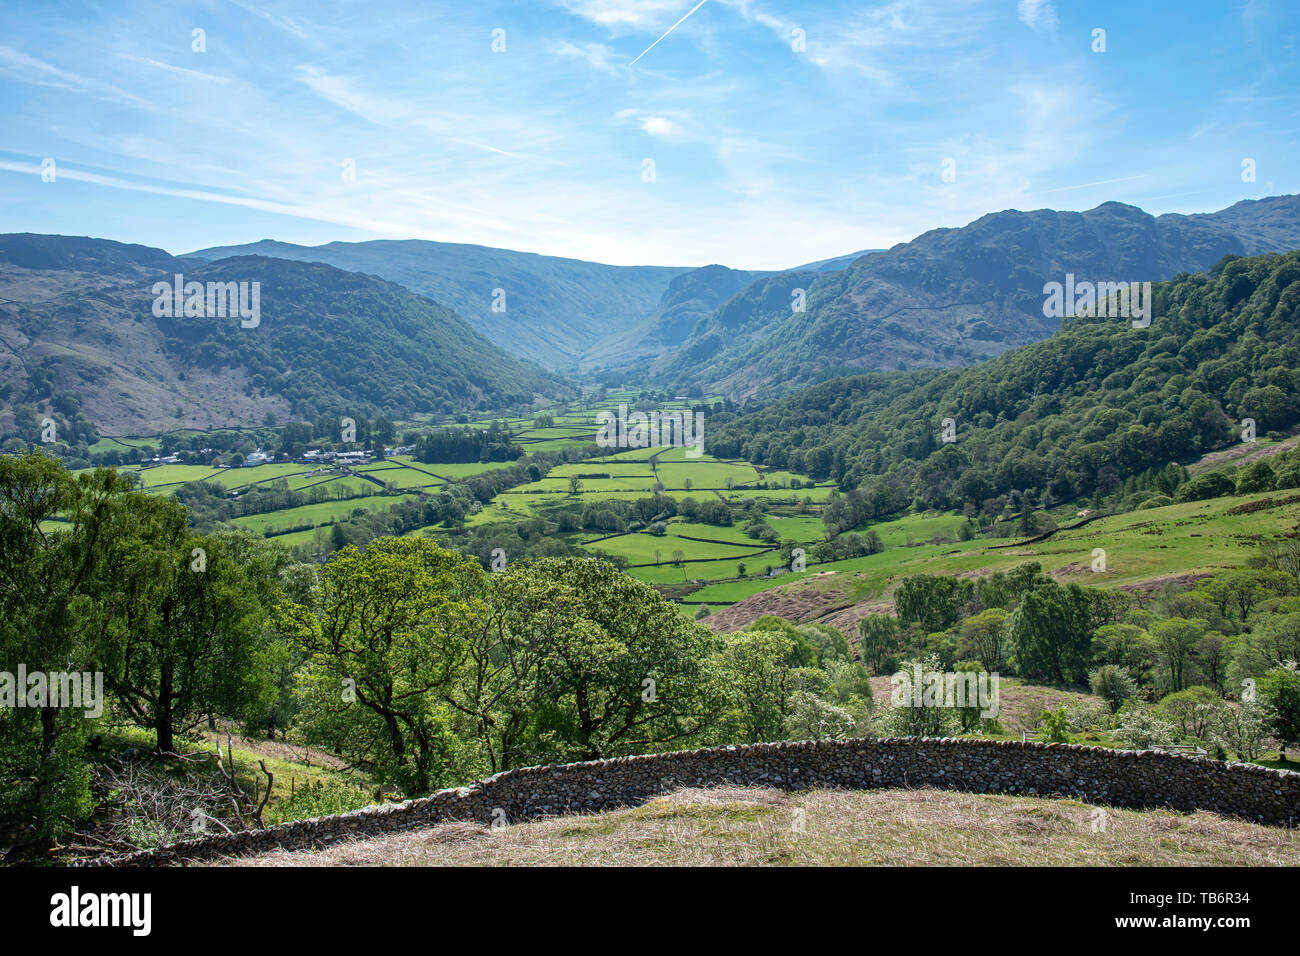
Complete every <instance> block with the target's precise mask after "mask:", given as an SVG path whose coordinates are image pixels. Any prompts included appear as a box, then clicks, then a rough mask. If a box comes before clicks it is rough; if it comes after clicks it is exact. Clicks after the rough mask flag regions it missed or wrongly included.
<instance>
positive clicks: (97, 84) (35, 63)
mask: <svg viewBox="0 0 1300 956" xmlns="http://www.w3.org/2000/svg"><path fill="white" fill-rule="evenodd" d="M0 73H3V74H4V75H5V76H8V77H9V78H10V79H14V80H18V81H19V82H21V83H31V84H34V85H36V86H50V87H55V88H57V89H61V90H67V91H68V92H70V93H78V94H82V95H85V96H91V97H94V98H95V99H100V100H109V101H112V102H117V103H122V104H125V105H128V106H135V107H145V108H147V107H149V106H150V104H149V102H148V101H147V100H145V99H144V98H142V97H139V96H136V95H135V94H134V93H128V92H127V91H126V90H124V89H122V88H120V87H118V86H114V85H113V84H112V83H105V82H102V81H100V80H92V79H89V78H87V77H84V76H80V75H78V74H76V73H71V72H69V71H67V70H62V69H59V68H58V67H57V66H54V65H53V64H51V63H46V62H45V61H44V60H38V59H37V58H36V57H34V56H28V55H27V54H26V53H23V52H22V51H21V50H15V49H13V48H12V47H7V46H3V45H0Z"/></svg>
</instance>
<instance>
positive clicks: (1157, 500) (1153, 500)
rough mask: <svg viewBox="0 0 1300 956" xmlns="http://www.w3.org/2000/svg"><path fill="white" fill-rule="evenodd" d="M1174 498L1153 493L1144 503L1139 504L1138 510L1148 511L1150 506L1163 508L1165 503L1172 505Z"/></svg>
mask: <svg viewBox="0 0 1300 956" xmlns="http://www.w3.org/2000/svg"><path fill="white" fill-rule="evenodd" d="M1173 503H1174V499H1173V498H1170V497H1169V496H1168V495H1152V496H1151V497H1150V498H1148V499H1147V500H1146V501H1144V502H1142V504H1140V505H1138V506H1137V510H1138V511H1146V510H1147V509H1148V508H1163V507H1164V506H1165V505H1172V504H1173Z"/></svg>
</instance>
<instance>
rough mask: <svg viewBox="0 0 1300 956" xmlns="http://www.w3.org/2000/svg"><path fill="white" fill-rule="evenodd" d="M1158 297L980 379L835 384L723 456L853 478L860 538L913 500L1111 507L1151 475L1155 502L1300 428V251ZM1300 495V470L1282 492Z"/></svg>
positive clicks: (832, 515)
mask: <svg viewBox="0 0 1300 956" xmlns="http://www.w3.org/2000/svg"><path fill="white" fill-rule="evenodd" d="M1152 291H1153V294H1154V300H1155V307H1154V310H1153V317H1152V321H1151V325H1150V326H1149V327H1147V328H1134V327H1133V326H1132V324H1131V323H1130V322H1128V321H1126V320H1124V319H1115V318H1104V317H1099V316H1087V317H1075V318H1070V319H1068V320H1067V321H1066V325H1065V328H1064V329H1062V330H1061V331H1060V332H1058V333H1057V334H1056V335H1054V336H1052V337H1051V338H1050V339H1047V340H1046V341H1043V342H1035V343H1032V344H1030V345H1026V346H1024V347H1021V348H1017V349H1013V350H1010V351H1007V352H1006V353H1004V354H1002V355H999V356H997V357H996V358H994V359H991V360H989V361H987V362H983V363H981V364H979V365H977V366H975V367H972V368H952V369H920V370H915V371H910V372H871V373H868V374H864V375H857V376H846V377H843V378H837V379H835V380H833V381H829V382H822V383H820V384H817V385H813V386H810V387H808V388H805V389H802V390H800V391H797V392H794V393H793V394H790V395H786V396H784V397H782V398H780V399H778V400H776V401H774V402H771V403H769V404H767V405H765V406H763V407H762V408H759V409H757V410H755V411H752V412H750V413H748V414H743V415H739V416H729V417H727V418H724V419H722V420H721V421H720V423H719V424H717V425H716V426H715V427H714V429H713V431H712V432H710V433H709V436H710V437H709V438H708V439H707V450H708V451H709V453H710V454H712V455H716V456H718V457H720V458H745V459H748V460H749V461H752V462H754V463H755V464H758V465H764V466H767V467H770V468H775V469H789V470H790V471H793V472H796V473H800V474H808V475H811V476H812V477H813V478H816V479H818V480H831V481H834V482H836V483H837V484H838V485H839V487H840V488H841V489H842V490H844V491H846V492H848V493H847V494H846V495H845V496H844V497H843V498H841V499H840V500H839V501H837V502H834V503H832V504H831V505H830V506H829V507H828V508H827V511H826V514H827V521H828V524H829V525H831V526H832V527H838V528H840V529H841V530H845V529H848V528H852V527H855V526H857V525H858V524H859V522H861V521H862V520H863V519H864V518H879V517H882V516H884V515H887V514H893V513H895V512H898V511H901V510H903V509H905V508H907V507H909V506H911V505H913V504H915V505H916V507H917V508H918V510H920V509H927V508H933V509H939V510H949V509H955V510H957V511H961V510H962V509H963V508H968V509H970V511H969V513H971V514H974V513H976V512H980V513H982V514H983V515H984V516H985V517H986V518H990V519H991V518H995V517H997V516H998V515H999V514H1001V513H1002V509H1003V508H1004V506H1005V505H1006V504H1007V502H1008V501H1009V500H1014V498H1015V497H1018V496H1019V495H1020V494H1021V493H1024V492H1028V493H1030V495H1031V497H1032V500H1033V501H1034V502H1036V503H1039V504H1041V502H1042V501H1043V500H1044V496H1045V495H1046V496H1050V500H1051V501H1053V502H1062V501H1073V500H1076V499H1078V498H1086V497H1088V496H1091V495H1093V494H1095V493H1100V494H1102V495H1110V494H1113V493H1117V492H1120V491H1122V489H1123V488H1124V487H1125V485H1124V482H1125V481H1126V480H1127V479H1129V478H1136V477H1138V476H1140V475H1142V474H1143V473H1144V472H1148V483H1147V484H1144V485H1142V486H1141V487H1142V488H1146V489H1148V490H1154V487H1155V486H1154V485H1153V484H1152V483H1151V481H1152V480H1153V479H1154V477H1155V475H1156V473H1157V472H1159V471H1161V470H1165V469H1167V468H1168V466H1169V463H1170V462H1179V461H1184V462H1192V461H1196V460H1197V459H1199V458H1201V457H1202V456H1203V455H1205V454H1206V453H1208V452H1212V451H1215V450H1217V449H1220V448H1224V447H1226V446H1229V445H1238V446H1239V445H1240V444H1241V439H1242V424H1241V423H1242V420H1243V419H1246V418H1250V419H1252V420H1253V421H1254V422H1255V423H1256V425H1257V427H1258V430H1259V436H1260V437H1261V438H1262V437H1264V436H1265V435H1268V436H1270V437H1274V438H1282V437H1284V436H1285V435H1286V434H1288V433H1290V432H1292V431H1293V430H1294V429H1295V427H1296V426H1297V425H1298V424H1300V399H1298V398H1297V395H1298V394H1300V368H1298V366H1300V363H1297V361H1296V356H1297V355H1298V354H1300V251H1294V252H1290V253H1286V254H1270V255H1264V256H1256V257H1253V258H1231V257H1225V258H1224V259H1223V260H1221V261H1220V262H1219V263H1216V265H1215V266H1214V267H1213V268H1212V269H1211V270H1210V271H1208V272H1205V273H1199V274H1196V275H1181V276H1179V277H1177V278H1176V279H1173V280H1171V281H1169V282H1166V283H1156V284H1153V288H1152ZM945 420H947V421H948V422H949V423H950V425H951V428H952V432H951V441H949V440H947V438H946V436H945V435H944V429H945V424H944V423H945ZM1274 450H1276V449H1274ZM1275 461H1276V460H1275ZM1275 467H1280V466H1276V465H1275ZM1176 485H1177V480H1175V481H1174V486H1176ZM1297 485H1300V473H1296V472H1295V471H1294V470H1293V473H1292V474H1291V475H1290V476H1289V477H1288V478H1287V480H1286V481H1285V482H1283V481H1282V480H1281V479H1280V478H1279V482H1278V485H1277V487H1278V488H1293V487H1296V486H1297ZM1135 490H1136V489H1135V488H1134V487H1133V486H1131V485H1130V486H1128V491H1129V493H1132V492H1133V491H1135ZM1165 493H1166V494H1171V493H1172V490H1171V489H1166V491H1165Z"/></svg>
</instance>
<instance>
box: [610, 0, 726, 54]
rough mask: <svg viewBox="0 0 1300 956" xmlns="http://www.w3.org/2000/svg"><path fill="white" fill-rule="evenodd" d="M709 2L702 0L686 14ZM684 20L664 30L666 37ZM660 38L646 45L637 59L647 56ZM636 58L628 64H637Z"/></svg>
mask: <svg viewBox="0 0 1300 956" xmlns="http://www.w3.org/2000/svg"><path fill="white" fill-rule="evenodd" d="M708 2H709V0H700V2H699V3H697V4H696V5H695V6H693V7H691V9H690V12H688V13H687V14H686V17H689V16H690V15H691V14H692V13H694V12H695V11H696V10H698V9H700V7H702V6H704V5H705V4H706V3H708ZM686 17H682V20H685V19H686ZM682 20H678V21H677V22H676V23H674V24H673V25H672V26H670V27H669V28H668V29H667V30H665V31H664V37H666V36H668V34H670V33H672V32H673V31H674V30H676V29H677V28H678V27H679V26H681V25H682ZM664 37H660V38H659V40H662V39H663V38H664ZM659 40H655V42H654V43H651V44H650V45H649V46H648V47H646V48H645V49H644V50H642V51H641V52H640V53H639V54H638V55H637V58H636V60H639V59H641V57H643V56H645V55H646V54H647V53H649V52H650V51H651V50H653V49H654V48H655V44H657V43H658V42H659ZM636 60H633V61H632V62H631V63H629V64H628V66H635V65H636Z"/></svg>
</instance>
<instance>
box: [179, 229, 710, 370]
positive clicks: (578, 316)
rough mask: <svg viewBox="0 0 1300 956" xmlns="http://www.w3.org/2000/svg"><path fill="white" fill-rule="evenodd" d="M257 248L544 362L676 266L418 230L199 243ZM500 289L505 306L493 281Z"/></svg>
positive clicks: (207, 254) (641, 299)
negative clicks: (325, 268)
mask: <svg viewBox="0 0 1300 956" xmlns="http://www.w3.org/2000/svg"><path fill="white" fill-rule="evenodd" d="M245 255H262V256H274V257H276V258H279V259H291V260H295V261H299V262H324V263H328V264H329V265H332V266H336V267H338V268H340V269H346V270H348V271H350V272H364V273H367V274H371V275H377V276H380V277H381V278H384V279H387V280H389V281H390V282H396V283H399V284H400V285H403V286H406V287H407V288H408V289H411V290H412V291H414V292H418V293H420V294H421V295H425V296H428V297H429V298H431V299H433V300H434V301H435V302H440V303H442V304H443V305H445V306H447V307H448V308H451V309H453V310H455V311H456V312H457V313H458V314H459V315H461V316H464V318H465V319H466V321H468V322H469V323H470V324H471V325H473V326H474V327H475V328H476V329H478V330H479V331H480V332H481V333H483V335H485V336H486V337H487V338H488V339H490V340H491V341H492V342H495V343H496V344H497V345H499V346H501V347H502V348H504V349H506V350H508V351H511V352H514V353H515V354H517V355H524V356H527V357H528V358H530V359H533V360H535V361H538V362H541V363H542V364H543V365H545V366H547V367H549V368H561V367H567V366H571V365H573V364H574V363H575V362H576V361H577V360H578V358H579V357H580V356H582V355H583V354H584V353H585V352H586V351H587V350H588V349H590V348H591V347H592V346H593V345H595V344H596V342H597V341H599V340H600V339H602V338H604V337H605V336H607V335H610V334H612V333H618V332H622V331H624V330H626V329H628V328H630V327H631V326H632V325H634V324H636V323H637V322H639V321H641V320H642V319H645V318H646V317H647V316H648V315H650V314H651V313H652V312H653V311H654V310H655V309H656V303H658V302H659V300H660V297H661V296H662V295H663V294H664V292H665V290H666V289H667V287H668V284H669V282H670V281H672V279H673V278H674V277H676V276H679V275H681V274H682V273H684V272H688V271H690V270H689V269H686V268H672V267H665V266H609V265H602V264H601V263H597V262H583V261H581V260H579V259H561V258H556V257H554V256H542V255H537V254H535V253H529V252H513V251H511V250H509V249H492V248H489V247H487V246H472V245H462V244H459V243H451V242H428V241H425V240H420V239H406V240H376V241H372V242H331V243H327V244H326V245H323V246H297V245H293V244H292V243H287V242H273V241H271V240H263V241H261V242H254V243H250V244H248V245H243V246H223V247H219V248H212V249H200V250H198V251H197V252H192V253H189V254H188V256H187V258H200V259H206V260H209V261H213V260H217V259H226V258H230V257H231V256H245ZM497 289H501V290H503V291H504V293H505V297H504V311H500V309H501V305H499V304H498V305H497V310H496V311H494V309H493V303H494V301H495V302H497V303H500V302H501V298H500V295H499V294H497V293H495V290H497Z"/></svg>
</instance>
